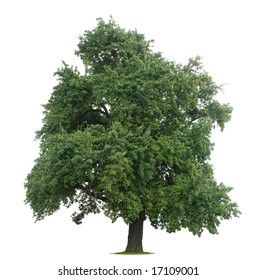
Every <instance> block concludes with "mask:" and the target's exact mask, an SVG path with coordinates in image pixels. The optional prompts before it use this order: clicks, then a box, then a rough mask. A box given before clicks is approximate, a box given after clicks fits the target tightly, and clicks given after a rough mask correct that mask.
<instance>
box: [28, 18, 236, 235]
mask: <svg viewBox="0 0 257 280" xmlns="http://www.w3.org/2000/svg"><path fill="white" fill-rule="evenodd" d="M152 44H153V41H148V40H146V39H145V36H144V35H142V34H140V33H138V32H137V31H136V30H133V31H131V30H130V31H126V30H125V29H123V28H121V27H120V26H119V25H118V24H116V22H115V21H114V20H113V19H112V18H111V19H110V20H109V21H108V22H105V21H104V20H102V19H98V23H97V26H96V28H95V29H93V30H90V31H86V32H85V33H84V34H83V36H81V37H80V38H79V44H78V49H77V50H76V52H75V54H76V55H77V56H79V57H80V58H81V60H82V61H83V64H84V67H85V72H84V73H80V72H79V71H78V69H77V68H76V67H73V66H69V65H68V64H66V63H63V65H62V67H61V68H60V69H58V70H57V71H56V73H55V75H56V76H57V78H58V82H57V85H56V86H55V87H54V89H53V92H52V94H51V97H50V99H49V101H48V103H47V104H45V105H43V107H44V119H43V126H42V128H41V129H40V130H39V131H38V132H37V134H36V137H37V139H38V140H39V141H40V155H39V157H38V158H37V159H36V161H35V165H34V167H33V169H32V170H31V172H30V173H29V174H28V176H27V179H26V182H25V188H26V203H29V205H30V206H31V207H32V209H33V212H34V216H35V217H36V220H41V219H43V218H44V217H45V216H47V215H51V214H53V213H54V212H55V211H57V210H58V209H59V208H60V206H61V205H62V204H63V205H65V206H67V207H69V206H70V205H71V204H73V203H77V204H78V210H77V212H76V213H74V214H73V221H74V222H76V223H78V224H79V223H81V222H82V219H83V218H84V216H85V215H87V214H89V213H99V212H101V211H103V212H104V214H105V215H106V216H108V217H109V218H110V219H111V220H112V221H113V222H114V221H116V220H117V219H118V218H119V217H121V218H122V219H123V220H124V221H125V222H126V223H127V224H131V223H133V222H134V221H135V220H137V219H138V218H139V216H140V213H142V212H143V213H144V218H147V219H149V221H150V223H151V225H152V226H153V227H155V228H161V229H165V230H166V231H167V232H175V231H177V230H180V229H181V228H187V229H188V230H189V231H191V232H192V233H193V234H196V235H201V233H202V232H203V230H204V229H207V230H208V231H209V232H210V233H213V234H215V233H217V227H218V226H219V224H220V221H221V220H222V219H230V218H232V216H238V214H239V210H238V207H237V204H236V203H234V202H232V201H231V199H230V197H229V195H228V194H229V192H230V190H231V188H230V187H228V186H226V185H224V184H223V183H217V181H216V180H215V178H214V174H213V166H212V165H211V163H210V156H211V152H212V149H213V143H212V142H211V133H212V130H213V129H214V128H215V127H220V129H221V130H223V129H224V125H225V123H226V122H227V121H229V120H230V117H231V112H232V108H231V107H230V105H229V104H221V103H220V102H219V101H218V100H217V98H215V97H216V95H217V94H218V92H219V90H220V88H219V86H217V85H216V84H215V82H214V81H213V80H212V78H211V77H210V76H209V74H208V73H207V72H206V71H204V69H203V66H202V63H201V59H200V58H199V57H196V58H191V59H189V61H188V63H187V64H185V65H182V64H178V63H175V62H173V61H168V60H167V59H165V58H164V57H163V56H162V54H161V53H156V52H154V51H153V50H152Z"/></svg>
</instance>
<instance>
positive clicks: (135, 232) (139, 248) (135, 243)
mask: <svg viewBox="0 0 257 280" xmlns="http://www.w3.org/2000/svg"><path fill="white" fill-rule="evenodd" d="M144 220H145V212H144V211H142V212H141V213H140V214H139V218H138V219H137V220H135V221H134V222H132V223H131V224H129V234H128V244H127V248H126V252H131V253H142V252H143V244H142V240H143V224H144Z"/></svg>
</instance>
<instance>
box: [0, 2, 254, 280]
mask: <svg viewBox="0 0 257 280" xmlns="http://www.w3.org/2000/svg"><path fill="white" fill-rule="evenodd" d="M110 15H112V16H113V17H114V19H115V21H116V22H117V23H118V24H119V25H120V26H121V27H124V28H126V29H137V30H138V31H139V32H140V33H143V34H145V35H146V38H147V39H155V49H156V50H157V51H161V52H162V53H163V55H164V56H165V57H166V58H168V59H170V60H175V61H177V62H182V63H185V62H186V61H187V59H188V58H189V57H192V56H196V55H200V56H201V57H203V63H204V65H205V69H206V70H207V71H208V72H209V73H210V75H211V76H212V77H213V78H214V80H215V81H216V82H217V84H227V85H226V86H225V87H224V92H223V93H221V94H220V98H221V100H222V101H224V102H229V103H231V105H232V106H233V107H234V112H233V117H232V120H231V122H230V123H228V124H227V126H226V128H225V130H224V132H223V133H220V132H218V131H215V133H214V135H213V140H214V142H215V143H216V145H215V150H214V152H213V157H212V161H213V164H214V166H215V174H216V178H217V180H218V181H222V182H224V183H225V184H227V185H231V186H233V187H234V190H233V191H232V192H231V197H232V198H233V200H235V201H237V203H238V204H239V206H240V210H241V211H242V216H241V217H240V218H239V219H233V220H230V221H225V222H223V223H222V225H221V226H220V230H219V232H220V234H219V235H215V236H213V235H210V234H209V233H207V232H206V233H204V234H203V236H202V237H201V238H198V237H194V236H192V235H191V234H190V233H188V232H187V231H186V230H183V231H181V232H178V233H175V234H168V233H166V232H164V231H159V230H155V229H153V228H152V227H150V225H149V224H148V223H146V225H145V232H144V249H145V250H146V251H151V252H155V254H153V255H146V256H117V255H113V254H110V253H111V252H117V251H122V250H124V249H125V246H126V239H127V226H126V225H125V224H124V223H123V222H122V221H118V222H116V223H114V224H112V223H111V222H110V221H109V220H108V219H107V218H105V217H104V216H103V215H96V216H94V215H89V216H88V217H86V218H85V219H84V222H83V224H82V225H80V226H76V225H75V224H74V223H72V221H71V218H70V215H71V214H72V210H71V209H62V210H61V211H59V212H57V213H56V214H54V215H53V216H51V217H48V218H46V219H45V220H44V221H41V222H38V223H34V220H33V218H32V211H31V210H30V208H29V206H25V205H24V202H23V201H24V198H25V191H24V187H23V183H24V180H25V177H26V175H27V174H28V173H29V171H30V169H31V168H32V166H33V164H34V159H35V158H36V157H37V155H38V143H37V142H35V141H34V140H33V139H34V136H35V134H34V132H35V131H36V130H38V129H39V128H40V127H41V119H42V107H41V106H40V105H41V104H44V103H46V102H47V100H48V99H49V97H50V94H51V92H52V88H53V86H54V85H55V83H56V81H55V78H54V77H53V73H54V72H55V71H56V70H57V68H58V67H60V66H61V61H62V60H64V61H65V62H67V63H68V64H72V65H78V66H79V67H80V68H81V62H80V60H79V59H78V58H77V57H75V56H74V50H75V49H76V45H77V43H78V36H79V35H82V34H83V32H84V31H85V30H88V29H92V28H94V27H95V25H96V20H95V19H96V18H98V17H102V18H104V19H106V20H108V19H109V16H110ZM256 18H257V17H256V7H255V1H250V0H242V1H236V0H234V1H229V0H228V1H226V0H223V1H218V0H215V1H208V0H205V1H204V0H202V1H200V0H199V1H198V0H175V1H173V0H170V1H165V0H158V1H149V0H148V1H144V0H130V1H127V0H124V1H121V0H119V1H118V0H116V1H115V0H110V1H107V0H106V1H105V0H91V1H86V0H84V1H82V0H70V1H68V0H44V1H35V0H34V1H32V0H31V1H29V0H23V1H18V0H16V1H12V0H8V1H7V0H6V1H4V0H3V1H1V4H0V28H1V32H0V48H1V49H0V71H1V72H0V79H1V80H0V88H1V91H0V122H1V126H0V130H1V135H0V141H1V145H0V160H1V188H0V199H1V201H0V207H1V209H0V215H1V220H0V223H1V224H0V225H1V231H0V242H1V244H0V245H1V247H0V254H1V257H2V260H1V261H0V277H1V279H5V280H9V279H12V280H13V279H26V280H30V279H37V280H41V279H44V280H46V279H47V280H54V279H98V278H99V279H105V278H106V277H104V276H98V277H97V276H94V277H92V278H90V277H86V276H80V277H79V276H77V277H76V276H73V277H72V276H70V277H64V276H58V269H59V268H62V267H63V266H64V265H65V266H66V267H68V268H75V267H76V266H77V267H79V266H82V267H84V268H97V267H99V266H101V267H105V268H108V267H112V266H113V265H116V267H118V268H120V269H122V268H128V267H130V268H139V267H141V268H143V269H144V270H146V269H148V270H149V272H148V274H146V273H145V274H144V276H141V277H139V276H138V277H134V278H133V277H132V278H133V279H149V278H152V277H151V276H150V271H151V267H152V266H197V267H198V269H199V273H200V276H197V277H196V276H195V277H189V276H184V277H183V279H191V278H192V279H193V278H197V279H205V280H206V279H208V280H214V279H215V280H216V279H254V278H255V277H256V274H257V273H256V269H255V263H256V249H257V246H256V234H257V231H256V221H257V219H256V203H255V201H256V194H257V192H256V173H257V172H256V156H257V154H256V140H257V137H256V133H255V130H256V109H255V107H256V79H257V78H256V74H257V73H256V69H257V55H256V50H257V44H256V26H257V19H256ZM107 278H108V277H107ZM112 278H114V279H115V278H116V279H121V278H120V277H117V276H116V277H112ZM124 278H126V277H124ZM173 278H174V279H180V277H175V276H174V277H173ZM173 278H172V279H173ZM110 279H111V277H110ZM155 279H170V276H162V277H161V276H155Z"/></svg>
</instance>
